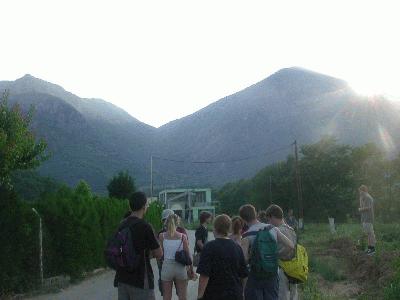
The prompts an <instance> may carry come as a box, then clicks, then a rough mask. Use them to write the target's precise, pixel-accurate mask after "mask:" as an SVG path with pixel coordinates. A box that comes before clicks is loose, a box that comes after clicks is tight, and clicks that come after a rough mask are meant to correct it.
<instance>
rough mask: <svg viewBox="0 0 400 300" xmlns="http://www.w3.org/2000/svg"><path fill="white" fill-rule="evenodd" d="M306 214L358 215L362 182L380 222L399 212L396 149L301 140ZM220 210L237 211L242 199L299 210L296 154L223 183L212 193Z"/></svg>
mask: <svg viewBox="0 0 400 300" xmlns="http://www.w3.org/2000/svg"><path fill="white" fill-rule="evenodd" d="M298 165H299V172H300V177H301V186H302V197H303V211H304V218H305V220H306V221H308V222H320V221H326V220H327V218H328V217H334V218H335V219H337V220H338V221H345V220H348V219H354V218H358V210H357V209H358V207H359V201H358V187H359V186H360V185H361V184H366V185H367V186H369V188H370V192H371V194H372V196H373V197H374V198H375V208H376V214H377V215H378V217H379V218H380V220H381V221H383V222H390V221H393V220H398V218H399V217H400V203H399V201H398V194H399V191H400V155H397V157H395V158H391V159H389V158H387V155H386V154H385V152H384V151H383V150H382V149H380V148H379V147H377V146H376V145H375V144H365V145H362V146H357V147H353V146H349V145H344V144H340V143H338V142H337V140H336V139H335V138H334V137H329V136H327V137H324V138H322V139H321V140H320V141H319V142H317V143H314V144H310V145H303V146H302V147H301V149H300V155H299V162H298ZM216 198H217V200H218V201H219V202H220V210H221V211H223V212H228V213H231V214H236V213H237V210H238V208H239V207H240V206H241V205H243V204H245V203H253V204H254V205H255V206H256V207H257V209H259V210H262V209H265V208H266V207H267V206H268V205H269V204H271V203H275V204H278V205H280V206H281V207H283V208H284V209H285V211H287V210H288V209H289V208H293V209H294V210H295V212H297V213H298V212H299V209H300V207H299V201H298V195H297V186H296V175H295V159H294V157H293V156H288V157H287V159H286V160H284V161H280V162H277V163H275V164H272V165H269V166H267V167H265V168H264V169H262V170H261V171H259V172H258V173H257V174H256V175H255V176H254V177H253V178H251V179H243V180H239V181H236V182H231V183H228V184H226V185H224V186H223V187H222V188H221V189H220V190H218V191H217V193H216Z"/></svg>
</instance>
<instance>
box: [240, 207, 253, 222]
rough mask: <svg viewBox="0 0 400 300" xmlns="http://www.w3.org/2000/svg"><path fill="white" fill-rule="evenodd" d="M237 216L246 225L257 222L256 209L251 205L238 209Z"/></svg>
mask: <svg viewBox="0 0 400 300" xmlns="http://www.w3.org/2000/svg"><path fill="white" fill-rule="evenodd" d="M239 216H240V217H241V218H242V219H243V221H245V222H246V223H250V222H254V221H255V220H257V214H256V209H255V208H254V206H253V205H251V204H246V205H243V206H242V207H240V208H239Z"/></svg>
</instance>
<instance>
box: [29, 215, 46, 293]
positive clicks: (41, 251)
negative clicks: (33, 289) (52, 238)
mask: <svg viewBox="0 0 400 300" xmlns="http://www.w3.org/2000/svg"><path fill="white" fill-rule="evenodd" d="M32 211H33V212H34V213H35V214H36V215H37V216H38V218H39V248H40V252H39V262H40V284H41V286H43V281H44V280H43V231H42V218H41V217H40V215H39V213H38V212H37V210H36V209H34V208H32Z"/></svg>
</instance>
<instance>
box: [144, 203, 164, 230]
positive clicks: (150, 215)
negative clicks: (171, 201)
mask: <svg viewBox="0 0 400 300" xmlns="http://www.w3.org/2000/svg"><path fill="white" fill-rule="evenodd" d="M163 209H164V205H163V204H162V203H161V202H160V201H153V202H151V203H150V205H149V207H148V209H147V212H146V214H145V216H144V219H145V220H146V221H147V222H149V223H150V224H151V225H153V228H154V230H155V232H158V231H160V230H161V228H162V225H163V224H162V222H161V213H162V211H163Z"/></svg>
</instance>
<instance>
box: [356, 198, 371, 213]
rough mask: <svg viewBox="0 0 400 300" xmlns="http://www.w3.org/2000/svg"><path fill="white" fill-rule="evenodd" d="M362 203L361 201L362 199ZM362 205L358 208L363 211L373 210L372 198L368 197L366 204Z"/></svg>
mask: <svg viewBox="0 0 400 300" xmlns="http://www.w3.org/2000/svg"><path fill="white" fill-rule="evenodd" d="M360 203H361V201H360ZM360 206H361V207H360V208H359V209H358V211H359V212H363V211H368V210H372V200H371V199H369V198H366V199H365V200H364V206H363V205H360Z"/></svg>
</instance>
